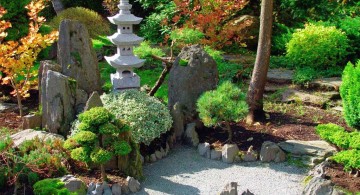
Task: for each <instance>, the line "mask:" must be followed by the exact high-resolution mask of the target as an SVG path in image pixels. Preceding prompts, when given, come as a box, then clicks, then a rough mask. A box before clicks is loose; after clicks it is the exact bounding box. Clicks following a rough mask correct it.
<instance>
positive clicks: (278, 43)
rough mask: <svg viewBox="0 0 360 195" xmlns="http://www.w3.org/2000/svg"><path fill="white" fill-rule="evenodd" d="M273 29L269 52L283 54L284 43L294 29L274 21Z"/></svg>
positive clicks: (284, 51) (287, 40) (289, 38)
mask: <svg viewBox="0 0 360 195" xmlns="http://www.w3.org/2000/svg"><path fill="white" fill-rule="evenodd" d="M273 31H274V32H273V36H272V39H271V53H272V54H273V55H283V54H285V53H286V44H287V43H288V42H289V41H290V40H291V37H292V34H293V32H294V30H293V29H291V28H289V27H287V26H286V25H284V24H280V23H274V30H273Z"/></svg>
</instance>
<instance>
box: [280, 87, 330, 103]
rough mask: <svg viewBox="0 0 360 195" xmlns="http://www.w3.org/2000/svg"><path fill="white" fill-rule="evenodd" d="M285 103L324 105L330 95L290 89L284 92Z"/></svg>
mask: <svg viewBox="0 0 360 195" xmlns="http://www.w3.org/2000/svg"><path fill="white" fill-rule="evenodd" d="M281 101H282V102H283V103H292V102H299V101H300V102H302V103H304V104H305V105H311V106H317V107H324V105H325V104H326V103H327V102H329V101H330V96H328V97H326V96H324V95H323V96H317V95H313V94H310V93H306V92H302V91H297V90H294V89H288V90H286V91H285V92H284V93H283V94H282V100H281Z"/></svg>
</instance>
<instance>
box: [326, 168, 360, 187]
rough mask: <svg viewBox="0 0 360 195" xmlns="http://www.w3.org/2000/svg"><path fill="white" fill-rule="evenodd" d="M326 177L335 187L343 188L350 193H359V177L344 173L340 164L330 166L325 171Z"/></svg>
mask: <svg viewBox="0 0 360 195" xmlns="http://www.w3.org/2000/svg"><path fill="white" fill-rule="evenodd" d="M326 176H327V177H328V178H330V179H331V181H332V182H333V183H335V184H336V185H338V186H340V187H343V188H345V189H347V190H349V191H351V192H354V193H356V192H360V177H359V176H358V177H354V174H349V172H344V167H343V166H342V165H340V164H335V163H334V164H332V165H331V166H330V167H329V168H327V169H326Z"/></svg>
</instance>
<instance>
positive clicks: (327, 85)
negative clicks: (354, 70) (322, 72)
mask: <svg viewBox="0 0 360 195" xmlns="http://www.w3.org/2000/svg"><path fill="white" fill-rule="evenodd" d="M341 83H342V81H341V78H340V77H332V78H322V79H317V80H315V81H312V82H310V83H309V87H310V88H313V89H320V90H324V91H339V89H340V86H341Z"/></svg>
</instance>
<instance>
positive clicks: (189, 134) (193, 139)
mask: <svg viewBox="0 0 360 195" xmlns="http://www.w3.org/2000/svg"><path fill="white" fill-rule="evenodd" d="M195 127H196V123H189V124H187V125H186V130H185V138H184V141H185V142H186V143H188V144H190V145H191V146H194V147H196V146H198V145H199V135H198V133H197V132H196V130H195Z"/></svg>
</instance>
